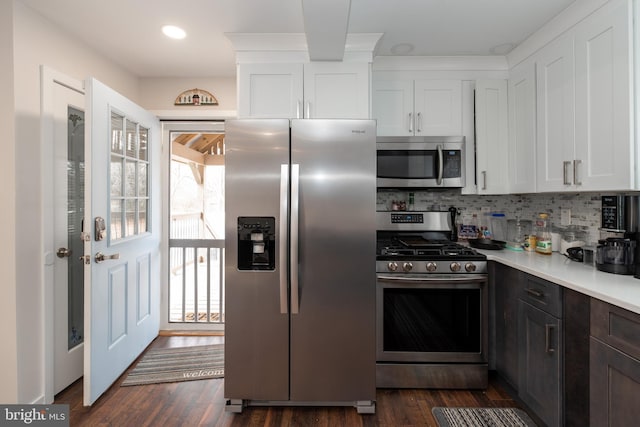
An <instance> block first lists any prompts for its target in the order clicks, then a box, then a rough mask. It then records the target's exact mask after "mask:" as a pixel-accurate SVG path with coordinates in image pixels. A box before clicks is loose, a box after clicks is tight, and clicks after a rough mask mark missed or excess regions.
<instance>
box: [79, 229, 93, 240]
mask: <svg viewBox="0 0 640 427" xmlns="http://www.w3.org/2000/svg"><path fill="white" fill-rule="evenodd" d="M80 240H82V241H83V242H90V241H91V233H85V232H84V231H83V232H82V233H80Z"/></svg>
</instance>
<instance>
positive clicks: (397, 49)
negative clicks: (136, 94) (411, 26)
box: [390, 43, 413, 55]
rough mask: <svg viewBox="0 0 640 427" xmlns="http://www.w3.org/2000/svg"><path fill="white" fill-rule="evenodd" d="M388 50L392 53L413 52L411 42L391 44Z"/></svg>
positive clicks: (405, 53) (403, 53) (404, 53)
mask: <svg viewBox="0 0 640 427" xmlns="http://www.w3.org/2000/svg"><path fill="white" fill-rule="evenodd" d="M390 50H391V53H393V54H394V55H407V54H409V53H411V52H413V45H412V44H411V43H398V44H396V45H393V46H392V47H391V49H390Z"/></svg>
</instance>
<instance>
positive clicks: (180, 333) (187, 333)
mask: <svg viewBox="0 0 640 427" xmlns="http://www.w3.org/2000/svg"><path fill="white" fill-rule="evenodd" d="M158 336H161V337H180V336H188V337H210V336H213V337H223V336H224V331H195V330H194V331H174V330H164V331H162V330H161V331H160V332H158Z"/></svg>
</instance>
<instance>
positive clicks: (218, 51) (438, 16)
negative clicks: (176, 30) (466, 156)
mask: <svg viewBox="0 0 640 427" xmlns="http://www.w3.org/2000/svg"><path fill="white" fill-rule="evenodd" d="M18 1H20V2H22V3H24V4H26V5H27V6H29V7H31V8H32V9H34V10H36V11H37V12H39V13H40V14H42V15H44V16H45V17H46V18H47V19H49V20H51V21H53V22H54V23H55V24H56V25H58V26H61V27H64V28H65V29H66V31H68V32H69V34H70V35H72V36H74V37H77V38H79V39H81V40H83V41H84V42H85V43H86V44H87V45H89V46H90V47H91V48H92V49H94V50H95V51H97V52H99V53H100V54H102V55H103V56H105V57H107V58H109V59H111V60H112V61H114V62H116V63H118V64H120V65H121V66H123V67H124V68H125V69H127V70H128V71H130V72H131V73H133V74H134V75H136V76H139V77H212V76H215V77H224V76H234V75H235V71H236V68H235V53H234V50H233V47H232V45H231V43H230V42H229V40H228V39H227V38H226V37H225V35H224V34H225V33H304V32H305V21H304V19H303V7H302V0H181V1H177V0H108V1H105V0H18ZM306 1H308V0H306ZM318 1H320V2H322V1H325V2H327V3H332V2H336V1H344V0H318ZM574 1H580V0H351V7H350V12H349V16H348V21H347V24H348V27H347V31H348V32H349V33H383V36H382V38H381V40H380V42H379V43H378V46H377V48H376V50H375V52H374V54H375V55H377V56H380V55H384V56H388V55H495V54H505V53H506V52H508V51H509V50H510V49H511V48H512V47H513V46H517V45H518V44H520V43H521V42H522V41H524V40H525V39H526V38H527V37H528V36H529V35H530V34H532V33H533V32H534V31H535V30H537V29H538V28H540V27H541V26H542V25H544V24H545V23H546V22H548V21H549V20H550V19H551V18H553V17H554V16H555V15H557V14H558V13H559V12H561V11H562V10H564V9H565V8H566V7H567V6H569V5H570V4H571V3H573V2H574ZM165 24H172V25H178V26H180V27H182V28H184V29H185V30H186V32H187V37H186V38H185V39H183V40H170V39H168V38H166V37H165V36H164V35H162V33H161V31H160V28H161V27H162V26H163V25H165Z"/></svg>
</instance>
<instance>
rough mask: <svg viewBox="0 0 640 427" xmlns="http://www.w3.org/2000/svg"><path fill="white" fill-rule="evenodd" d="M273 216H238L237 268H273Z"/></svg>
mask: <svg viewBox="0 0 640 427" xmlns="http://www.w3.org/2000/svg"><path fill="white" fill-rule="evenodd" d="M275 224H276V220H275V218H274V217H260V216H241V217H238V270H275V267H276V263H275V251H276V249H275V248H276V241H275V231H276V227H275Z"/></svg>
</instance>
